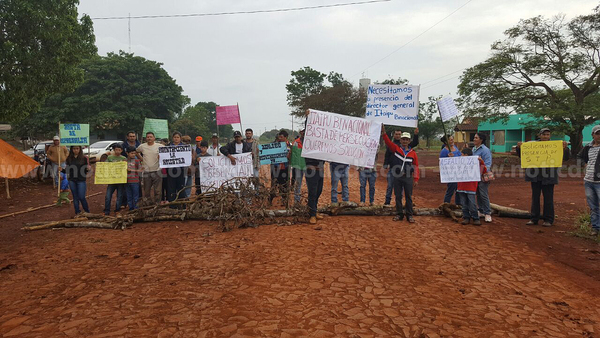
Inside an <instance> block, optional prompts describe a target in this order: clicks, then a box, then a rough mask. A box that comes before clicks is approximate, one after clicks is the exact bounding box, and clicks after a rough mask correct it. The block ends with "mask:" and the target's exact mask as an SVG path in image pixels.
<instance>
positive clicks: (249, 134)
mask: <svg viewBox="0 0 600 338" xmlns="http://www.w3.org/2000/svg"><path fill="white" fill-rule="evenodd" d="M245 134H246V139H245V140H244V142H246V143H248V144H249V145H250V147H251V148H252V167H253V168H254V178H258V176H259V170H260V158H259V157H258V142H256V140H255V139H254V131H253V130H252V129H250V128H248V129H246V132H245ZM257 187H258V185H257Z"/></svg>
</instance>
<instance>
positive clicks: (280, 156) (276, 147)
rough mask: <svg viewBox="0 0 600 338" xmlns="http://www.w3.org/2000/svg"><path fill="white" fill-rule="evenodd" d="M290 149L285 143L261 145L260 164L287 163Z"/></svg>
mask: <svg viewBox="0 0 600 338" xmlns="http://www.w3.org/2000/svg"><path fill="white" fill-rule="evenodd" d="M287 155H288V149H287V145H286V144H285V142H274V143H268V144H260V145H259V146H258V158H259V159H260V164H278V163H287V161H288V158H287Z"/></svg>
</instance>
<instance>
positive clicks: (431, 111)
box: [419, 96, 452, 148]
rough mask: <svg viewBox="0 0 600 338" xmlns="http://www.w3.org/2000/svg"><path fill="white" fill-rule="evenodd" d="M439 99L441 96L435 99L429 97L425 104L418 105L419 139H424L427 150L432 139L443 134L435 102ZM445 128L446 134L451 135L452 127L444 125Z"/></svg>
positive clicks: (447, 124)
mask: <svg viewBox="0 0 600 338" xmlns="http://www.w3.org/2000/svg"><path fill="white" fill-rule="evenodd" d="M441 98H442V96H439V97H437V98H436V97H433V96H430V97H429V99H428V101H427V102H426V103H421V104H420V105H419V137H421V138H423V139H425V141H426V144H427V147H428V148H429V145H430V141H431V140H432V139H434V138H436V137H439V136H441V135H443V134H444V128H443V127H442V119H441V117H440V114H439V112H438V108H437V100H439V99H441ZM445 127H446V133H448V134H451V129H450V127H452V126H451V125H450V124H449V123H446V126H445Z"/></svg>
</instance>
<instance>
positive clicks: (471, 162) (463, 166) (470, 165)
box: [440, 156, 481, 183]
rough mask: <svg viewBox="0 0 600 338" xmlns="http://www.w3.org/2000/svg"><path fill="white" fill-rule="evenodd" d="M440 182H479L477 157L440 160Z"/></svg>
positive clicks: (443, 158) (455, 157) (479, 173)
mask: <svg viewBox="0 0 600 338" xmlns="http://www.w3.org/2000/svg"><path fill="white" fill-rule="evenodd" d="M440 180H441V181H442V183H457V182H479V181H481V172H480V167H479V156H454V157H442V158H440Z"/></svg>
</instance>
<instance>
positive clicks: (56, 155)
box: [46, 136, 69, 187]
mask: <svg viewBox="0 0 600 338" xmlns="http://www.w3.org/2000/svg"><path fill="white" fill-rule="evenodd" d="M67 156H69V149H67V147H65V146H62V145H60V137H58V136H54V138H53V139H52V145H51V146H50V147H48V150H47V151H46V160H49V161H50V165H51V166H52V171H51V173H52V177H54V187H56V186H57V185H58V175H57V174H58V167H59V166H60V167H64V166H65V160H66V159H67ZM59 159H60V161H59Z"/></svg>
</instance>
